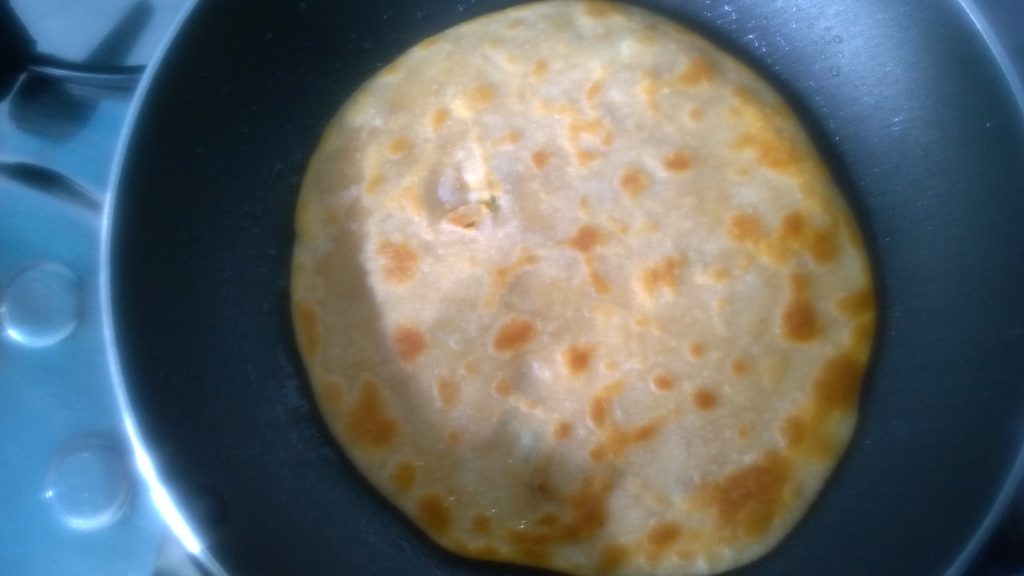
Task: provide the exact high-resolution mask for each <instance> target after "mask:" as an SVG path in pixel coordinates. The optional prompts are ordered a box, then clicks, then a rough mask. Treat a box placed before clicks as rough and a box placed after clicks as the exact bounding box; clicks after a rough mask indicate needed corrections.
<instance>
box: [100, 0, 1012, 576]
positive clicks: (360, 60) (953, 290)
mask: <svg viewBox="0 0 1024 576" xmlns="http://www.w3.org/2000/svg"><path fill="white" fill-rule="evenodd" d="M637 3H638V4H640V5H643V6H646V7H648V8H650V9H652V10H655V11H657V12H660V13H662V14H664V15H667V16H669V17H671V18H674V19H676V20H678V21H680V22H682V23H684V24H687V25H689V26H691V27H693V28H696V29H698V30H700V31H702V32H703V33H705V34H706V35H707V36H709V37H710V38H712V39H713V40H714V41H715V42H717V43H719V44H720V45H722V46H723V47H725V48H726V49H727V50H729V51H731V52H732V53H734V54H736V55H738V56H739V57H740V58H742V59H743V60H745V61H747V62H748V63H749V64H750V65H751V66H753V67H754V68H755V69H756V70H758V71H759V72H761V73H762V74H764V75H765V76H766V77H768V78H769V79H770V80H771V81H772V82H773V83H774V84H775V86H776V87H777V88H778V89H779V90H780V91H781V92H782V93H783V94H785V96H786V97H787V98H788V99H789V101H790V103H791V104H792V105H793V106H794V107H795V108H796V109H797V110H798V112H799V114H800V116H801V117H802V119H803V121H804V122H805V124H806V125H807V126H809V127H810V129H811V131H812V132H813V134H814V136H815V138H816V141H817V145H818V146H819V148H820V149H821V151H822V153H823V154H824V155H825V157H826V158H827V160H828V163H829V166H830V169H831V170H832V171H833V173H834V174H835V176H836V178H837V179H838V180H839V182H840V184H841V186H842V189H843V191H844V192H845V194H846V196H847V198H848V199H849V201H850V203H851V204H852V206H853V207H854V208H855V212H856V213H857V216H858V218H859V219H860V222H861V225H862V226H863V228H864V230H865V233H866V235H867V238H868V241H869V245H870V249H871V256H872V257H873V260H874V264H875V271H876V275H877V279H878V291H879V295H880V306H881V309H880V312H881V314H880V317H881V325H880V328H879V333H878V340H877V350H876V352H875V356H874V360H873V362H872V367H871V369H870V371H869V374H868V380H867V384H866V388H865V391H864V395H863V398H862V402H861V409H862V418H861V421H860V425H859V427H858V429H857V432H856V434H855V436H854V439H853V443H852V445H851V446H850V449H849V451H848V452H847V454H846V456H845V457H844V458H843V460H842V462H841V464H840V466H839V468H838V469H837V470H836V472H835V474H834V476H833V477H832V478H831V480H830V481H829V483H828V485H827V487H826V489H825V490H824V492H823V493H822V494H821V496H820V498H819V500H818V501H817V502H816V503H815V504H814V506H813V507H812V509H811V510H810V512H809V513H808V514H807V516H806V518H805V519H804V520H803V521H802V522H801V523H800V524H799V526H798V527H797V528H796V530H795V531H794V532H793V533H792V534H791V535H790V536H789V537H788V538H786V540H785V541H784V542H783V543H782V544H781V545H780V546H779V547H778V548H777V549H776V550H775V551H774V552H772V553H771V554H769V555H768V556H766V557H765V558H764V559H762V560H759V561H757V562H755V563H753V564H751V565H749V566H746V567H744V568H741V569H739V570H738V571H737V572H736V573H737V574H757V575H768V574H773V575H784V574H785V575H791V574H830V575H843V574H851V575H853V574H857V575H861V574H900V575H903V574H908V575H909V574H914V575H917V574H939V573H944V572H957V571H959V570H961V569H962V568H963V567H964V566H965V565H966V564H967V562H968V560H969V558H970V557H971V555H972V554H973V552H974V551H975V549H976V548H977V545H978V544H979V542H981V541H982V540H983V539H984V538H985V536H986V535H987V533H988V531H989V528H990V526H991V524H992V519H993V518H994V515H995V514H996V513H997V511H998V508H999V506H1000V505H1001V501H1002V500H1004V499H1005V494H1006V492H1007V486H1008V485H1009V483H1010V482H1011V481H1012V480H1014V479H1015V477H1016V476H1017V471H1018V468H1019V467H1018V462H1019V460H1020V459H1019V456H1020V453H1021V447H1022V440H1024V233H1022V232H1021V228H1020V227H1021V226H1022V225H1024V168H1022V166H1024V122H1022V115H1021V110H1020V107H1019V103H1018V101H1017V100H1016V99H1015V96H1014V93H1013V91H1012V89H1011V85H1010V83H1009V82H1008V80H1007V77H1006V75H1005V74H1004V72H1003V71H1002V70H1001V68H1000V66H999V64H998V62H997V60H996V58H994V57H993V54H992V52H991V51H990V48H989V46H988V45H987V44H986V42H985V40H984V38H983V37H982V35H981V34H980V33H979V31H978V29H977V27H976V25H975V24H974V22H973V21H972V19H971V17H970V15H969V14H968V11H966V10H965V9H964V7H963V6H961V5H960V4H959V3H958V2H956V1H954V0H921V1H893V0H730V1H728V2H726V1H724V0H723V1H719V0H642V1H638V2H637ZM510 4H512V2H509V1H505V0H478V1H473V0H465V1H463V2H459V3H456V2H449V1H427V0H378V1H375V2H369V1H366V2H354V1H353V2H347V1H340V0H325V1H322V2H317V1H313V0H307V1H250V0H217V1H211V2H204V3H200V4H199V5H198V6H196V7H195V8H194V10H193V11H192V14H191V16H190V17H189V18H188V19H187V21H186V22H185V24H184V25H183V27H182V28H181V30H180V32H179V33H178V35H177V37H176V39H175V40H174V41H173V43H172V44H171V45H170V48H169V49H168V51H167V52H166V55H165V57H164V58H163V61H162V63H161V64H160V66H159V69H158V70H157V72H156V73H155V74H153V75H152V76H151V79H150V82H149V83H148V90H147V94H146V96H145V100H144V101H143V103H142V104H141V106H140V108H139V109H138V111H137V115H136V119H135V122H134V128H133V130H132V131H131V134H130V136H129V137H128V138H127V140H126V142H125V148H124V153H123V159H122V163H121V166H120V177H119V181H118V182H119V184H118V187H117V190H116V196H115V199H114V202H113V205H112V207H111V208H110V210H109V212H108V214H107V216H108V229H107V232H108V235H107V249H108V251H107V252H106V262H107V264H108V267H109V271H108V276H107V277H106V283H107V284H106V287H107V288H108V290H107V292H106V294H107V300H106V305H107V312H108V314H109V315H110V316H109V318H110V326H111V327H112V329H113V335H114V342H115V343H116V350H117V352H116V358H117V360H118V361H119V364H120V367H121V369H122V370H123V386H124V392H125V399H126V409H127V410H126V414H127V417H128V418H129V419H130V420H129V421H130V422H133V423H134V424H133V426H134V427H135V429H137V441H138V443H139V447H140V449H142V450H144V451H145V453H146V454H148V455H149V457H150V458H151V459H152V463H153V466H154V469H155V473H156V478H157V479H158V481H159V482H160V484H161V485H162V486H163V487H164V488H166V489H167V491H168V492H169V494H170V495H171V498H172V499H173V501H174V502H175V503H176V504H177V506H178V509H179V510H180V512H181V514H182V516H183V518H184V521H185V523H186V524H187V525H188V527H189V528H190V529H191V531H192V532H193V533H194V534H195V535H196V537H197V538H198V540H199V541H200V542H201V543H202V546H203V552H202V555H203V556H204V558H206V559H207V561H208V562H209V561H215V562H217V563H218V564H219V565H220V566H222V567H223V568H224V569H225V570H227V571H228V572H231V573H237V574H275V575H276V574H301V575H316V574H345V575H363V574H369V575H389V576H390V575H406V574H408V575H418V574H445V575H467V576H468V575H483V574H489V575H511V574H533V573H536V572H535V571H532V570H528V569H524V568H515V567H509V566H503V565H495V564H486V563H480V562H474V561H469V560H464V559H460V558H457V557H455V556H453V555H451V554H448V553H446V552H444V551H442V550H441V549H439V548H438V547H436V546H434V545H432V544H431V543H430V542H429V541H428V540H427V539H426V538H425V537H424V536H422V535H421V534H420V533H419V532H418V531H417V530H416V529H415V528H414V527H413V525H412V524H411V523H410V522H409V521H407V520H406V519H405V518H404V517H403V516H402V515H401V514H400V513H399V512H397V510H396V509H394V508H392V507H391V506H390V505H389V504H388V503H387V502H386V501H385V500H384V499H382V498H381V497H380V496H378V495H377V494H376V493H375V491H374V490H373V489H372V488H371V487H370V486H369V484H368V483H367V482H366V481H364V480H363V479H362V478H361V477H360V476H359V474H358V473H357V472H356V471H355V469H354V468H353V467H352V465H351V464H350V463H349V462H348V460H347V459H346V458H345V457H344V455H343V454H342V453H341V452H340V451H339V450H338V449H336V448H335V446H334V443H333V441H332V439H331V437H330V436H329V435H328V433H327V431H326V429H325V427H324V426H323V425H322V423H321V421H320V420H319V416H318V413H317V411H316V407H315V405H314V403H313V400H312V398H311V395H310V393H309V389H308V383H307V381H306V379H305V375H304V374H303V369H302V365H301V363H300V361H299V357H298V355H297V354H296V349H295V345H294V343H293V333H292V328H291V322H290V318H289V297H288V279H289V265H290V258H291V246H292V239H293V215H294V208H295V201H296V195H297V192H298V187H299V183H300V179H301V177H302V174H303V171H304V169H305V166H306V162H307V160H308V159H309V156H310V154H311V152H312V151H313V149H314V148H315V146H316V143H317V140H318V137H319V135H320V133H321V131H322V130H323V129H324V126H325V124H326V123H327V121H328V119H329V118H330V117H331V116H332V115H333V114H334V113H335V112H336V111H337V109H338V108H339V106H340V105H341V104H342V102H343V101H344V100H345V99H346V98H347V97H348V95H349V94H351V93H352V91H353V90H354V89H355V88H356V87H357V86H358V85H359V84H360V83H361V82H363V81H364V80H365V79H367V78H368V77H369V76H370V75H372V74H373V73H374V72H375V71H376V70H377V69H379V68H380V67H381V66H382V65H383V64H385V63H387V62H388V61H389V60H391V59H392V58H394V57H396V56H397V55H398V54H400V53H401V52H403V51H404V50H406V49H407V48H409V47H411V46H412V45H413V44H415V43H416V42H417V41H419V40H420V39H423V38H425V37H426V36H428V35H431V34H434V33H437V32H439V31H441V30H443V29H445V28H447V27H449V26H451V25H453V24H456V23H458V22H461V21H464V20H467V19H469V18H471V17H474V16H477V15H480V14H483V13H485V12H488V11H492V10H496V9H499V8H502V7H505V6H508V5H510ZM146 469H147V470H148V468H146ZM150 475H151V476H152V474H150ZM178 528H179V531H181V526H178Z"/></svg>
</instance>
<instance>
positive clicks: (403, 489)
mask: <svg viewBox="0 0 1024 576" xmlns="http://www.w3.org/2000/svg"><path fill="white" fill-rule="evenodd" d="M291 290H292V310H293V318H294V324H295V328H296V334H297V337H298V341H299V347H300V350H301V353H302V356H303V359H304V362H305V365H306V367H307V371H308V374H309V377H310V381H311V385H312V388H313V391H314V393H315V396H316V399H317V403H318V406H319V408H320V411H321V413H322V415H323V418H324V419H325V421H326V422H327V423H328V425H329V427H330V429H331V431H332V433H333V435H334V436H335V437H336V439H337V441H338V442H339V443H340V444H341V446H342V447H343V449H344V450H345V452H346V453H347V454H348V455H349V457H350V458H351V459H352V461H353V462H354V463H355V464H356V466H357V467H358V468H359V470H360V471H361V472H362V473H363V474H364V475H365V476H366V477H367V478H368V479H369V480H370V482H372V483H373V484H374V485H375V486H376V487H377V488H378V489H379V490H380V491H381V492H382V493H383V494H385V495H386V496H387V498H388V499H389V500H391V501H392V502H393V503H394V504H395V505H396V506H397V507H398V508H400V509H401V510H402V511H403V512H404V513H405V514H406V515H408V517H409V518H411V519H412V521H413V522H415V523H416V524H417V525H418V526H419V527H420V528H421V529H422V530H423V531H424V532H425V533H427V534H428V535H429V536H430V537H431V538H432V539H433V540H435V541H436V542H437V543H439V544H440V545H442V546H444V547H445V548H447V549H449V550H451V551H453V552H456V553H458V554H463V555H466V556H471V557H474V558H480V559H487V560H495V561H504V562H513V563H518V564H527V565H532V566H539V567H544V568H549V569H553V570H558V571H563V572H567V573H571V574H579V575H584V574H623V575H665V576H668V575H682V574H710V573H715V572H719V571H723V570H726V569H729V568H732V567H735V566H738V565H741V564H744V563H746V562H749V561H751V560H753V559H755V558H757V557H758V556H760V555H762V554H764V553H765V552H767V551H768V550H770V549H771V548H772V547H773V546H774V545H775V544H776V543H778V542H779V541H780V540H781V539H782V538H783V537H784V536H785V535H786V534H787V533H788V532H789V531H790V530H791V529H792V528H793V526H794V524H795V523H796V522H797V520H798V519H799V518H800V517H801V516H802V515H803V513H804V512H805V511H806V509H807V508H808V506H809V505H810V503H811V502H812V500H813V499H814V497H815V495H816V494H817V493H818V492H819V490H820V489H821V487H822V484H823V483H824V482H825V480H826V478H827V477H828V475H829V473H830V472H831V470H832V469H833V468H834V466H835V464H836V462H837V460H838V459H839V457H840V456H841V454H842V452H843V450H844V449H845V447H846V445H847V443H848V441H849V439H850V436H851V433H852V431H853V428H854V424H855V421H856V416H857V405H858V400H859V391H860V386H861V380H862V375H863V372H864V369H865V366H866V363H867V360H868V356H869V352H870V348H871V344H872V338H873V333H874V319H875V303H874V298H873V292H872V280H871V276H870V269H869V266H868V263H867V260H866V256H865V250H864V246H863V243H862V241H861V236H860V232H859V231H858V229H857V226H856V223H855V221H854V220H853V218H852V217H851V214H850V211H849V209H848V207H847V206H846V204H845V203H844V201H843V198H842V196H841V195H840V194H839V193H838V191H837V189H836V186H835V184H834V183H833V181H832V178H831V176H830V174H829V173H828V171H827V170H826V169H825V167H824V166H823V164H822V160H821V158H820V157H819V155H818V154H817V152H816V151H815V149H814V147H813V146H812V145H811V144H810V142H809V140H808V137H807V135H806V133H805V131H804V129H803V128H802V127H801V126H800V124H799V122H798V121H797V119H796V118H795V117H794V115H793V113H792V112H791V111H790V109H789V108H788V107H787V105H786V104H785V103H784V102H783V101H782V100H781V98H780V97H779V96H778V95H777V93H776V92H775V91H774V90H773V89H772V88H771V87H770V86H769V85H768V84H767V83H766V82H765V81H764V80H762V79H761V78H759V77H758V76H757V75H756V74H754V73H753V72H752V71H751V70H750V69H748V68H747V67H745V66H744V65H743V64H741V63H740V62H738V61H737V60H735V59H734V58H733V57H731V56H729V55H728V54H726V53H724V52H723V51H722V50H721V49H719V48H717V47H716V46H714V45H713V44H711V43H709V42H708V41H706V40H704V39H702V38H701V37H700V36H698V35H696V34H694V33H693V32H690V31H688V30H686V29H684V28H683V27H681V26H680V25H678V24H676V23H674V22H672V21H669V20H667V19H665V18H663V17H660V16H657V15H654V14H652V13H649V12H646V11H644V10H641V9H639V8H635V7H630V6H626V5H616V4H607V3H594V2H573V1H552V2H541V3H535V4H527V5H522V6H518V7H515V8H512V9H508V10H504V11H501V12H497V13H494V14H490V15H488V16H484V17H482V18H478V19H475V20H472V21H470V22H467V23H464V24H461V25H459V26H456V27H454V28H451V29H449V30H447V31H445V32H443V33H441V34H439V35H437V36H434V37H431V38H428V39H427V40H424V41H423V42H421V43H420V44H419V45H417V46H415V47H414V48H412V49H410V50H409V51H408V52H406V53H405V54H404V55H402V56H401V57H400V58H399V59H398V60H396V61H395V62H393V63H392V64H390V65H389V66H387V67H386V68H384V69H383V70H381V71H380V72H379V73H378V74H376V75H375V76H374V77H373V78H371V79H370V80H369V81H367V82H366V83H365V84H364V85H363V86H362V87H361V88H360V89H359V90H358V91H357V92H356V93H355V94H354V95H353V96H352V97H351V98H350V99H349V101H348V102H347V103H346V104H345V106H344V107H343V108H342V109H341V111H340V112H339V113H338V115H337V116H336V117H335V118H334V120H333V121H332V122H331V124H330V125H329V127H328V128H327V130H326V132H325V133H324V136H323V139H322V141H321V143H320V145H319V148H318V149H317V151H316V153H315V155H314V157H313V159H312V161H311V163H310V165H309V168H308V172H307V174H306V177H305V180H304V182H303V185H302V190H301V193H300V198H299V205H298V212H297V239H296V245H295V252H294V263H293V276H292V285H291Z"/></svg>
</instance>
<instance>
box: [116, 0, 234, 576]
mask: <svg viewBox="0 0 1024 576" xmlns="http://www.w3.org/2000/svg"><path fill="white" fill-rule="evenodd" d="M199 2H200V0H185V5H184V6H183V7H182V9H181V12H180V13H179V14H178V16H177V17H176V18H175V20H174V22H172V23H171V26H170V28H169V29H168V31H167V35H166V36H165V37H164V39H163V40H162V41H161V42H160V44H159V45H158V46H157V48H156V51H155V53H154V57H153V60H152V62H151V64H150V65H149V66H147V67H146V71H145V72H144V73H143V75H142V79H141V80H140V81H139V86H138V91H137V92H136V94H135V97H134V98H133V99H132V102H131V105H130V106H129V108H128V112H127V114H126V117H125V123H124V126H123V127H122V129H121V133H120V135H119V136H118V143H117V147H116V148H115V152H114V161H113V164H112V166H111V180H110V184H109V187H108V193H107V198H106V201H105V202H104V206H103V212H102V215H101V220H100V268H99V275H100V282H99V284H100V286H99V296H100V318H101V329H102V332H103V346H104V352H105V354H106V359H107V367H108V369H109V370H110V378H111V381H112V386H113V389H114V395H115V397H116V401H117V406H118V412H119V413H120V415H121V422H122V425H123V433H124V434H126V435H127V437H128V441H129V444H130V446H131V458H132V464H133V466H134V468H135V471H136V472H137V473H138V474H139V475H140V476H141V477H142V479H143V482H144V483H145V485H146V488H147V490H148V492H149V497H150V500H151V501H152V503H153V506H154V507H155V508H156V510H157V513H158V515H159V516H160V519H161V520H162V521H163V522H164V524H165V525H166V526H167V528H169V529H170V531H171V533H172V534H173V535H174V537H175V538H176V539H177V540H178V542H179V543H181V545H182V546H183V547H184V548H185V550H187V551H188V553H189V554H191V555H192V557H193V558H195V559H196V560H198V562H199V564H201V565H202V567H203V568H204V569H206V570H207V571H209V572H210V573H212V574H214V575H215V576H226V575H227V572H226V571H225V570H224V568H222V567H221V566H220V564H219V563H218V562H217V560H216V559H215V558H214V557H213V555H212V554H211V553H210V551H209V549H208V548H207V547H206V546H205V545H204V543H203V542H202V541H201V540H200V537H199V535H197V533H196V531H195V530H194V529H193V528H192V525H191V523H190V522H189V520H188V519H187V518H185V515H184V514H183V513H182V509H181V507H180V506H179V505H178V503H177V502H176V501H175V499H174V497H173V496H172V495H171V493H170V491H169V490H168V489H167V487H166V486H165V485H164V483H163V481H162V480H161V476H160V472H159V471H158V470H157V468H156V465H155V464H154V462H153V458H152V457H151V455H150V451H149V449H148V447H147V446H146V442H145V440H144V438H143V437H142V432H141V431H140V429H139V426H138V423H137V421H138V418H137V416H136V415H135V411H134V409H133V407H132V403H131V400H130V398H129V397H128V384H127V380H126V379H125V376H124V372H123V370H122V367H121V355H120V353H119V352H118V349H117V336H116V334H115V332H116V329H115V327H114V313H113V295H112V282H113V281H112V278H111V273H110V271H111V266H110V262H111V259H112V257H113V256H112V253H113V244H114V239H113V234H114V213H115V212H116V207H117V205H118V197H119V196H120V190H121V188H122V186H121V179H122V176H123V174H124V165H125V159H126V157H127V154H128V148H129V145H130V143H131V140H132V136H133V135H134V134H135V126H136V124H137V123H138V119H139V117H140V116H141V113H142V109H143V108H144V107H145V104H146V101H147V100H148V96H149V94H150V86H151V85H152V83H153V81H154V79H155V78H156V76H157V75H158V74H159V73H160V70H161V69H162V68H163V65H164V62H165V61H166V56H167V54H168V52H169V51H170V50H171V49H172V47H173V46H174V45H175V43H176V40H177V39H178V38H179V37H180V35H179V32H180V31H181V29H182V28H183V27H184V26H185V23H186V22H188V20H189V19H190V18H191V16H192V15H193V13H194V12H195V8H196V6H197V5H198V4H199Z"/></svg>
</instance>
